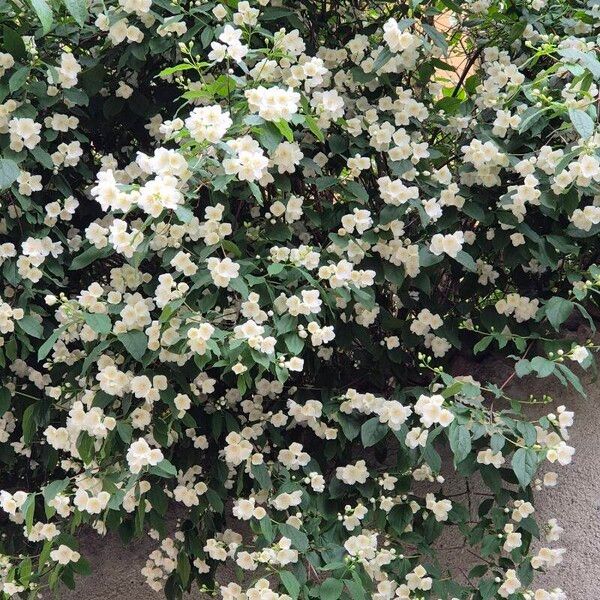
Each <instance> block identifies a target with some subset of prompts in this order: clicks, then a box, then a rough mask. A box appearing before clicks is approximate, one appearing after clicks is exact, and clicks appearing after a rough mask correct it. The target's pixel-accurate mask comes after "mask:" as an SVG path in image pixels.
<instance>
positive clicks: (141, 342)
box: [117, 331, 148, 360]
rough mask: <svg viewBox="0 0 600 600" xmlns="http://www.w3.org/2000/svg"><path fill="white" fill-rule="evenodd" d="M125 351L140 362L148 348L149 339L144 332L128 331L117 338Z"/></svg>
mask: <svg viewBox="0 0 600 600" xmlns="http://www.w3.org/2000/svg"><path fill="white" fill-rule="evenodd" d="M117 338H118V339H119V341H120V342H121V343H122V344H123V346H125V350H127V352H129V354H131V356H133V358H135V359H136V360H140V359H141V358H142V356H144V354H145V353H146V349H147V348H148V338H147V337H146V334H145V333H144V332H143V331H128V332H127V333H121V334H119V335H118V336H117Z"/></svg>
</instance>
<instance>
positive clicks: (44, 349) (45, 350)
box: [37, 326, 66, 360]
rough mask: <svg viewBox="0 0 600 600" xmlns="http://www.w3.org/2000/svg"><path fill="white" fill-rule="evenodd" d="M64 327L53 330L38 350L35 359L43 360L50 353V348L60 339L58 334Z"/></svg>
mask: <svg viewBox="0 0 600 600" xmlns="http://www.w3.org/2000/svg"><path fill="white" fill-rule="evenodd" d="M65 328H66V327H65V326H63V327H60V328H59V329H55V330H54V331H53V332H52V334H51V335H50V337H49V338H48V339H47V340H46V341H45V342H44V343H43V344H42V345H41V346H40V347H39V348H38V353H37V358H38V360H44V358H46V356H48V354H50V351H51V350H52V346H54V344H55V343H56V340H57V339H58V338H59V337H60V334H61V333H62V332H63V331H64V330H65Z"/></svg>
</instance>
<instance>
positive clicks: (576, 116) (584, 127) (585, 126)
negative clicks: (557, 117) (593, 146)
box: [569, 108, 594, 140]
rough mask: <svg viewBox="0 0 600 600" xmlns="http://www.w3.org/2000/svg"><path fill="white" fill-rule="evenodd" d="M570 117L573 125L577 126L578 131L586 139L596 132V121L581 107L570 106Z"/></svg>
mask: <svg viewBox="0 0 600 600" xmlns="http://www.w3.org/2000/svg"><path fill="white" fill-rule="evenodd" d="M569 118H570V119H571V123H573V127H575V129H576V131H577V133H578V134H579V135H580V136H581V137H582V138H583V139H584V140H587V139H588V138H589V137H591V136H592V134H593V133H594V121H593V119H592V117H590V115H588V114H587V112H585V111H584V110H581V109H580V108H570V109H569Z"/></svg>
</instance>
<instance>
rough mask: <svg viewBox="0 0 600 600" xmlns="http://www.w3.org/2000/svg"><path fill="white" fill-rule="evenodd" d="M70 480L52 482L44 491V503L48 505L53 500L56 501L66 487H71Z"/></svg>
mask: <svg viewBox="0 0 600 600" xmlns="http://www.w3.org/2000/svg"><path fill="white" fill-rule="evenodd" d="M69 483H70V479H68V478H66V479H57V480H56V481H52V482H50V483H49V484H48V485H47V486H45V487H44V489H43V490H42V496H43V497H44V502H45V503H46V504H48V503H49V502H50V501H51V500H54V498H56V496H58V495H59V494H60V493H61V492H62V491H63V490H64V489H66V487H67V486H68V485H69Z"/></svg>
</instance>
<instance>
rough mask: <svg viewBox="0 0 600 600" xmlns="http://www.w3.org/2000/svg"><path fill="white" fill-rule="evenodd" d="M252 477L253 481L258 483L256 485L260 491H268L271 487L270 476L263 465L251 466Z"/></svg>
mask: <svg viewBox="0 0 600 600" xmlns="http://www.w3.org/2000/svg"><path fill="white" fill-rule="evenodd" d="M252 475H254V479H256V481H258V485H260V487H261V489H263V490H270V489H271V488H272V487H273V483H272V481H271V476H270V475H269V470H268V469H267V465H265V463H261V464H260V465H252Z"/></svg>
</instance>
